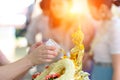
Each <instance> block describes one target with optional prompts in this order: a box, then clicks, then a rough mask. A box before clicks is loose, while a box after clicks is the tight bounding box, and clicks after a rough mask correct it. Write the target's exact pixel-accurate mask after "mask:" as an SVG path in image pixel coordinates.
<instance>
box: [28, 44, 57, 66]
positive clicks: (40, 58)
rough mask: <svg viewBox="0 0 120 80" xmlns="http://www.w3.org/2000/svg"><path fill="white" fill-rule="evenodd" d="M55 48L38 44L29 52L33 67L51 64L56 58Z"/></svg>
mask: <svg viewBox="0 0 120 80" xmlns="http://www.w3.org/2000/svg"><path fill="white" fill-rule="evenodd" d="M55 49H56V48H55V47H54V46H46V45H44V44H42V43H36V44H35V45H33V46H32V47H31V49H30V51H29V53H30V54H29V55H28V56H27V58H28V59H29V60H30V62H31V63H32V65H38V64H41V63H45V62H51V61H52V60H53V59H54V58H55V57H56V56H57V52H56V51H55Z"/></svg>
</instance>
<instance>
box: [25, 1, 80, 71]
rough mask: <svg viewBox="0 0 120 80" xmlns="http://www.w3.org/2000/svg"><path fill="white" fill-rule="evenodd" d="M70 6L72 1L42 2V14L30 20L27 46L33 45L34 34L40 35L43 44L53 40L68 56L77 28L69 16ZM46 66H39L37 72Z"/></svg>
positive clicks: (72, 18)
mask: <svg viewBox="0 0 120 80" xmlns="http://www.w3.org/2000/svg"><path fill="white" fill-rule="evenodd" d="M71 6H72V0H42V2H41V3H40V7H41V9H42V11H43V13H42V14H41V15H39V16H37V17H36V19H33V20H32V22H31V24H30V25H29V27H28V30H27V34H26V37H27V40H28V44H29V45H31V44H33V43H35V36H36V34H37V33H41V34H42V41H43V42H45V41H47V40H48V39H50V38H51V39H53V40H54V41H55V42H57V43H58V44H59V45H60V46H61V47H62V48H63V49H65V51H66V52H67V55H68V56H69V51H70V49H71V48H72V47H73V44H72V38H71V35H72V33H73V32H74V31H75V30H76V29H77V27H78V26H79V23H77V22H75V21H73V20H75V18H76V17H75V18H74V17H71V16H70V13H69V11H70V8H71ZM58 57H59V58H60V55H59V56H58ZM46 65H48V64H43V65H40V66H39V67H38V71H39V72H41V71H43V70H44V67H45V66H46Z"/></svg>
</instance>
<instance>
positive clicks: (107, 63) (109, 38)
mask: <svg viewBox="0 0 120 80" xmlns="http://www.w3.org/2000/svg"><path fill="white" fill-rule="evenodd" d="M88 4H89V9H90V12H91V15H92V16H93V18H94V19H95V20H96V22H98V25H97V27H96V35H95V38H94V40H93V42H92V46H91V49H92V51H93V53H94V56H93V57H94V62H95V64H94V67H93V71H92V79H91V80H119V79H120V62H119V61H120V37H119V34H120V19H119V18H115V17H114V16H113V15H112V12H111V6H112V0H88Z"/></svg>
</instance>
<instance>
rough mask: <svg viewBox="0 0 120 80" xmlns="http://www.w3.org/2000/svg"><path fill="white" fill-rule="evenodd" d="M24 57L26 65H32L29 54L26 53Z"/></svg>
mask: <svg viewBox="0 0 120 80" xmlns="http://www.w3.org/2000/svg"><path fill="white" fill-rule="evenodd" d="M24 59H25V61H26V63H27V64H28V66H30V67H33V66H34V64H33V62H32V60H31V58H30V57H29V55H27V56H26V57H25V58H24Z"/></svg>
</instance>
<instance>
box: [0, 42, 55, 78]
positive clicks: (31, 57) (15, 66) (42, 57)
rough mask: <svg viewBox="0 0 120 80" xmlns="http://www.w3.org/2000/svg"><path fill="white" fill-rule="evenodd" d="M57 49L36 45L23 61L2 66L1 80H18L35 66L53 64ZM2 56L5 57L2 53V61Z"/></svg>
mask: <svg viewBox="0 0 120 80" xmlns="http://www.w3.org/2000/svg"><path fill="white" fill-rule="evenodd" d="M55 49H56V48H55V47H54V46H46V45H44V44H43V43H41V42H38V43H36V44H34V45H33V46H32V47H31V49H30V51H29V54H28V55H26V56H25V57H23V58H22V59H20V60H18V61H16V62H13V63H9V64H8V63H7V64H6V65H3V66H0V80H18V79H20V77H22V76H21V75H23V74H25V72H27V71H28V70H29V69H30V68H32V67H33V66H35V65H38V64H42V63H46V62H51V61H52V60H53V58H55V56H56V55H57V52H56V51H55ZM1 56H3V54H1V53H0V60H1V58H2V57H1ZM4 59H5V58H4ZM2 60H3V59H2ZM5 60H6V59H5ZM0 62H1V61H0ZM5 63H6V62H5ZM0 64H1V63H0Z"/></svg>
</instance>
